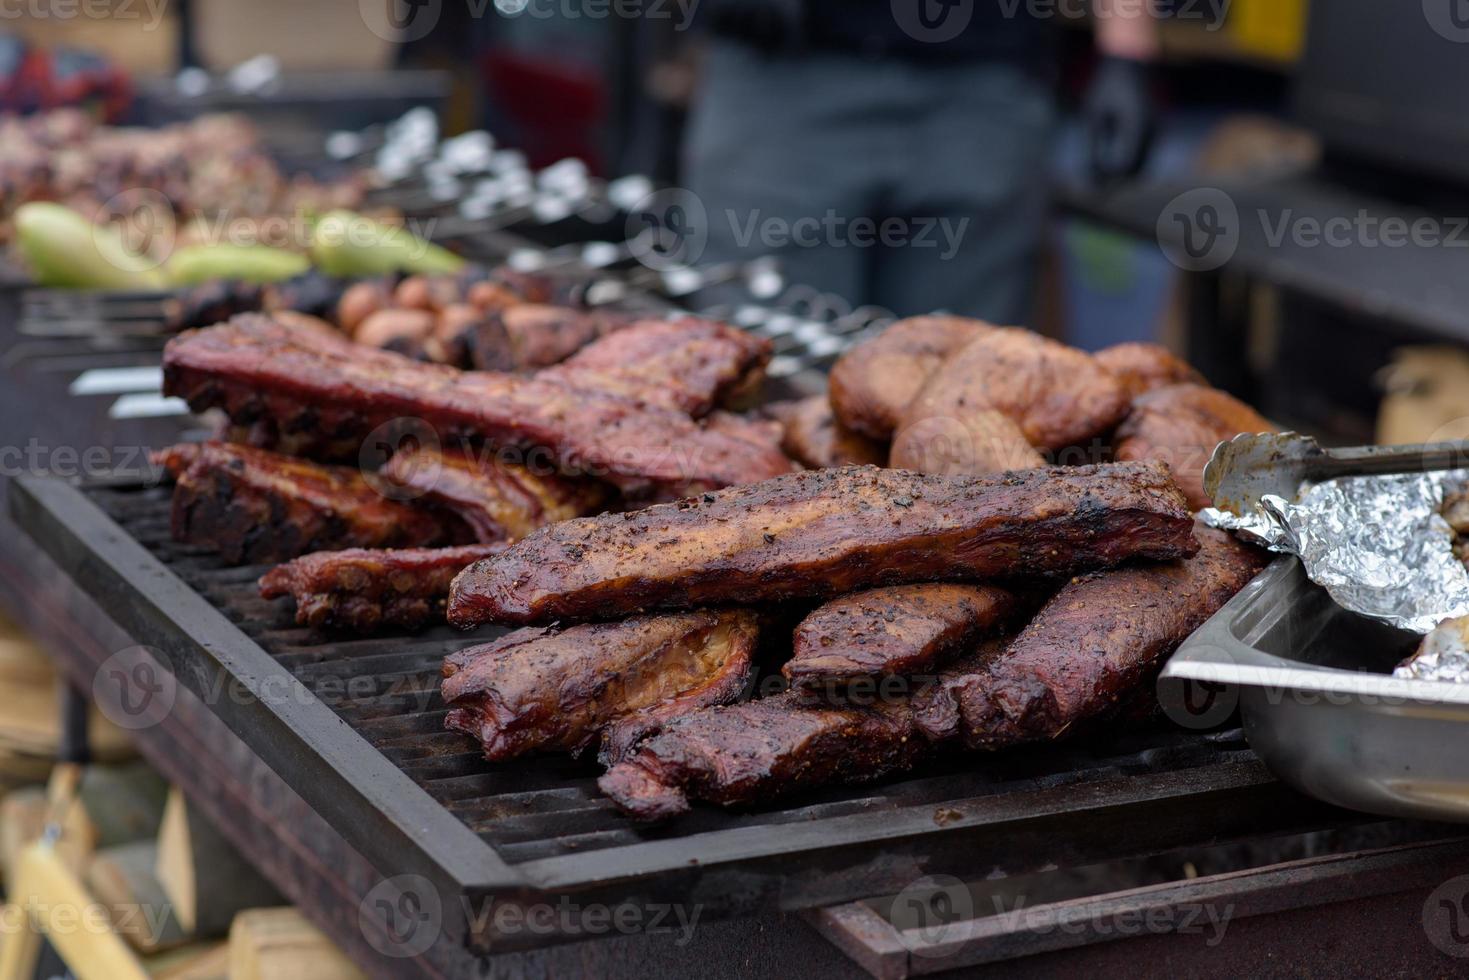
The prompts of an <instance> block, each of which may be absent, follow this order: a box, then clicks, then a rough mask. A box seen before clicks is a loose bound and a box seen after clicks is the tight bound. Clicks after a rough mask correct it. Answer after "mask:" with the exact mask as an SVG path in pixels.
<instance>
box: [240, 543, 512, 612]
mask: <svg viewBox="0 0 1469 980" xmlns="http://www.w3.org/2000/svg"><path fill="white" fill-rule="evenodd" d="M504 547H505V543H504V542H500V543H497V544H469V545H462V546H460V547H455V548H410V549H404V550H398V551H382V550H369V549H365V548H353V549H350V550H347V551H318V552H316V553H314V554H310V555H303V556H302V557H300V558H297V559H295V560H294V561H290V562H287V563H286V564H284V565H277V566H276V567H275V568H273V569H271V570H270V571H269V572H266V573H265V575H264V576H263V577H262V578H261V579H260V594H261V596H262V597H264V598H266V599H275V598H279V597H281V596H286V595H289V596H294V597H295V600H296V622H297V623H299V624H300V625H302V626H312V627H315V628H317V629H335V630H343V631H347V632H353V633H375V632H377V631H378V630H380V629H385V628H387V627H391V626H396V627H400V628H402V629H409V630H414V629H419V628H421V627H423V626H426V625H428V624H429V623H433V622H436V621H437V622H440V623H442V622H443V621H444V602H445V600H447V599H448V597H449V583H450V582H451V581H453V579H454V576H455V575H457V574H459V573H460V572H462V571H463V570H464V569H465V568H466V567H468V566H469V565H471V564H473V563H474V562H476V561H478V560H480V559H481V558H488V557H489V556H490V555H493V554H495V553H497V552H498V551H500V550H502V549H503V548H504Z"/></svg>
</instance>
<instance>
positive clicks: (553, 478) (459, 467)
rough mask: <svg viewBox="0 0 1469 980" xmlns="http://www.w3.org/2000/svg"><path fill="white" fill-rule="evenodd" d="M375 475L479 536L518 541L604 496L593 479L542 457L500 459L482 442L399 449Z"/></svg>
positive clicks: (587, 510)
mask: <svg viewBox="0 0 1469 980" xmlns="http://www.w3.org/2000/svg"><path fill="white" fill-rule="evenodd" d="M538 469H539V470H543V471H549V472H538V471H537V470H538ZM381 475H382V477H383V479H385V480H386V481H388V483H389V484H391V485H392V486H393V487H395V488H396V489H397V490H398V491H399V492H401V493H403V494H404V495H405V496H406V497H407V498H408V499H412V500H415V501H418V502H421V503H424V504H429V505H432V506H434V507H437V508H440V509H443V510H446V511H448V512H449V513H451V514H454V515H455V516H457V517H459V518H460V519H462V520H463V521H464V523H466V524H468V525H469V527H470V530H472V531H473V532H474V534H475V537H476V538H477V539H478V540H480V541H504V540H506V539H507V538H508V539H509V540H512V541H515V540H519V539H520V538H523V537H525V536H526V535H527V534H529V533H530V532H532V531H534V530H535V529H536V528H538V527H543V526H545V525H547V524H551V523H554V522H555V521H564V520H566V519H568V518H571V517H581V516H583V515H585V514H593V513H596V512H597V511H598V510H599V509H600V508H601V507H602V505H603V504H604V503H606V500H607V493H606V491H605V488H604V487H603V485H601V484H599V483H592V482H588V481H584V480H572V479H568V478H566V477H564V476H560V475H559V474H557V473H555V472H554V471H551V470H550V466H549V465H548V464H547V463H544V462H543V463H542V464H541V465H540V466H539V467H536V466H532V465H525V464H522V463H517V462H512V461H508V460H504V459H500V458H499V457H497V456H496V454H495V453H494V452H493V451H492V450H489V449H486V448H484V447H479V448H474V447H469V448H466V449H464V450H458V451H455V450H450V451H444V450H441V449H437V448H430V447H420V448H417V449H409V450H405V451H403V452H398V453H394V454H393V455H392V457H390V458H389V459H388V462H387V465H385V466H384V467H383V468H382V471H381ZM466 564H468V563H467V562H466Z"/></svg>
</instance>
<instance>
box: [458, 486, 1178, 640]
mask: <svg viewBox="0 0 1469 980" xmlns="http://www.w3.org/2000/svg"><path fill="white" fill-rule="evenodd" d="M1197 548H1198V544H1197V542H1196V541H1195V540H1194V536H1193V520H1192V518H1191V517H1190V515H1189V513H1188V511H1187V510H1186V508H1185V505H1184V500H1183V495H1182V494H1181V493H1179V491H1178V488H1177V487H1175V486H1174V485H1173V481H1172V479H1171V478H1170V477H1169V475H1168V471H1167V468H1166V467H1164V466H1163V465H1161V464H1125V465H1104V466H1087V467H1072V468H1062V469H1050V470H1026V471H1023V472H1017V473H1010V474H1007V475H1005V476H1001V477H987V478H956V477H933V476H923V475H920V474H917V473H907V472H903V471H899V470H883V469H878V468H876V467H870V466H867V467H848V468H846V469H840V470H808V471H805V472H801V473H794V474H790V475H787V476H783V477H778V478H776V479H773V480H768V481H766V482H764V483H759V484H755V485H753V486H746V487H739V488H736V489H731V490H725V491H723V492H721V493H706V494H704V495H702V496H701V497H695V498H690V499H686V500H681V501H679V502H677V503H675V504H660V505H658V506H654V507H649V508H646V509H644V510H641V511H637V512H635V513H625V514H605V515H602V516H600V517H590V518H582V519H579V520H574V521H563V522H561V523H560V524H555V525H552V526H550V527H545V528H542V529H540V530H539V531H536V532H535V533H534V534H532V535H531V536H530V537H528V538H526V539H525V540H524V541H521V542H520V543H518V544H516V545H515V546H514V547H512V548H510V549H509V550H508V551H506V552H505V553H504V554H502V555H499V556H497V557H495V558H491V559H488V560H486V561H483V562H479V563H476V564H475V565H472V566H471V567H470V568H468V569H466V570H465V572H464V573H463V574H462V575H461V576H460V577H459V578H458V579H456V580H455V582H454V587H453V591H452V593H451V595H450V599H449V620H450V622H452V623H454V624H455V625H458V626H461V627H468V626H475V625H478V624H480V623H485V622H498V623H502V624H527V623H537V622H550V621H552V620H556V619H562V618H565V619H605V618H608V617H612V616H618V615H627V614H631V613H635V612H639V611H642V610H646V609H687V608H699V607H703V606H709V605H720V604H724V603H730V602H738V603H741V604H746V605H748V604H751V603H757V602H769V601H777V600H782V599H788V598H798V597H816V598H820V597H826V596H833V595H841V594H843V593H847V592H854V591H857V590H859V589H864V588H868V587H871V586H876V585H889V584H891V585H899V584H903V583H907V582H927V581H953V580H974V581H986V580H992V579H1014V578H1033V577H1038V576H1053V575H1070V574H1075V573H1077V572H1082V571H1088V570H1091V569H1095V568H1104V567H1107V566H1110V565H1115V564H1118V563H1120V562H1123V561H1127V560H1129V559H1132V558H1146V559H1156V560H1166V559H1171V558H1178V557H1182V556H1187V555H1191V554H1193V553H1194V551H1195V550H1197Z"/></svg>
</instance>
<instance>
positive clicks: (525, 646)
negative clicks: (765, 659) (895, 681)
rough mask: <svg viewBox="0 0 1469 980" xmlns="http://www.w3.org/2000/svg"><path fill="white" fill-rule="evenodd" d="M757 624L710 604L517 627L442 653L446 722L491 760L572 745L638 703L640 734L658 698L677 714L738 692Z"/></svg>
mask: <svg viewBox="0 0 1469 980" xmlns="http://www.w3.org/2000/svg"><path fill="white" fill-rule="evenodd" d="M758 632H759V631H758V628H757V625H756V620H755V616H754V614H752V613H749V612H742V611H728V612H711V611H707V610H704V611H699V612H691V613H681V614H678V615H672V616H638V617H634V618H632V619H628V620H626V621H624V622H620V623H597V624H594V625H589V626H572V627H568V628H564V629H563V628H558V627H552V628H549V629H523V630H517V631H515V632H514V633H510V634H509V635H507V636H503V637H501V638H500V639H498V640H496V641H495V642H493V643H489V644H486V645H484V646H479V647H473V648H471V649H468V650H464V651H461V652H460V653H457V654H454V655H453V656H452V657H449V658H448V659H447V660H445V661H444V677H445V680H444V686H443V694H444V701H445V702H446V703H447V704H448V705H449V708H450V711H449V715H448V717H447V718H446V719H445V724H446V725H447V726H448V727H449V728H451V729H454V730H455V731H461V732H464V733H465V734H468V735H472V736H474V737H475V738H477V739H478V740H479V741H480V744H481V745H483V746H484V750H485V758H487V759H490V760H491V761H500V760H503V759H511V758H514V757H516V756H519V755H524V754H525V753H527V752H531V751H536V750H561V751H569V752H577V751H580V750H581V749H583V748H585V747H586V746H587V745H589V744H590V743H591V742H592V741H593V740H595V739H596V738H597V737H598V736H599V735H600V734H601V733H602V731H603V730H604V729H605V728H607V727H608V726H609V725H611V724H613V723H614V722H616V721H618V720H619V719H621V718H624V717H627V716H629V715H633V714H635V713H639V712H643V713H644V714H643V715H642V719H641V720H642V721H643V722H644V728H643V729H642V731H641V732H639V733H638V734H639V735H645V734H648V733H650V732H651V731H652V730H654V727H655V726H656V724H657V723H658V721H659V719H658V718H657V716H655V715H651V714H648V713H647V712H648V711H649V709H655V708H657V707H658V706H660V705H663V704H664V703H665V702H672V701H676V702H678V703H677V705H676V706H670V709H671V713H675V714H676V713H677V712H678V711H679V710H687V709H689V708H691V707H694V706H700V707H702V706H704V705H710V704H718V703H720V702H723V701H729V700H732V699H734V698H735V697H738V696H739V694H740V692H741V691H743V690H744V688H745V685H746V683H747V681H748V679H749V674H750V670H751V665H752V662H751V658H752V656H753V654H754V649H755V641H756V639H757V636H758ZM650 726H651V727H650ZM634 740H635V738H634Z"/></svg>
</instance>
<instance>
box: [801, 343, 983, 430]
mask: <svg viewBox="0 0 1469 980" xmlns="http://www.w3.org/2000/svg"><path fill="white" fill-rule="evenodd" d="M993 329H994V328H993V327H991V326H990V325H989V324H987V323H984V322H983V321H980V320H969V319H965V318H964V317H957V316H920V317H914V318H912V319H909V320H899V321H898V322H897V323H895V324H893V325H892V326H890V327H888V328H887V329H886V330H884V331H883V332H882V333H881V334H879V335H878V336H876V337H874V338H872V339H871V340H868V341H864V342H863V343H860V344H858V345H857V346H856V347H853V348H852V349H851V350H849V351H847V352H846V353H845V354H843V355H842V356H841V358H840V359H838V361H837V362H836V364H834V365H832V369H831V391H830V398H831V407H832V410H833V411H834V412H835V413H836V417H837V420H838V421H839V422H841V424H842V425H844V426H846V427H847V428H848V429H850V430H851V431H853V432H856V433H860V434H861V435H865V436H868V437H869V438H872V439H877V440H879V441H884V442H885V441H887V440H888V439H889V438H891V436H892V434H893V432H894V431H895V430H896V429H897V427H898V423H899V422H900V421H902V418H903V412H904V410H906V409H907V407H908V405H909V404H910V403H911V402H912V401H913V399H914V398H916V397H918V393H919V392H920V391H922V390H923V386H924V385H926V384H927V383H928V379H929V378H931V377H933V375H934V373H935V372H936V371H938V369H939V367H940V366H942V365H943V363H944V361H945V360H946V359H948V358H949V357H950V356H951V355H952V354H954V353H955V352H957V351H958V350H960V349H961V348H963V347H964V346H966V345H967V344H969V343H970V341H973V340H974V339H976V338H977V337H979V336H981V335H983V334H984V333H987V332H988V331H990V330H993Z"/></svg>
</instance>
